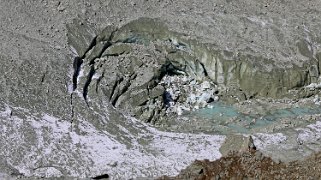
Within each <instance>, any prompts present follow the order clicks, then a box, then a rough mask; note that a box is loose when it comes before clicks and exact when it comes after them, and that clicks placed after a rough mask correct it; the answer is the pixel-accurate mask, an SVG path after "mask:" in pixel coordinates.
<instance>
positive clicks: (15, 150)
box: [0, 107, 224, 179]
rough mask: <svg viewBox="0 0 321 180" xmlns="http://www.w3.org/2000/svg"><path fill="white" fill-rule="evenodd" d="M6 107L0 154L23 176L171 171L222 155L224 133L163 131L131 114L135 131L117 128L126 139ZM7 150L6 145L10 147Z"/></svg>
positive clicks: (0, 126) (126, 175) (83, 123)
mask: <svg viewBox="0 0 321 180" xmlns="http://www.w3.org/2000/svg"><path fill="white" fill-rule="evenodd" d="M9 112H10V110H9V107H8V108H7V110H6V111H5V112H2V113H1V114H0V121H1V123H0V131H1V132H2V133H1V141H2V142H1V144H2V146H1V147H0V156H4V157H8V158H7V163H8V164H9V165H11V166H12V167H14V168H15V169H17V170H18V171H19V172H20V173H22V174H24V175H26V176H41V177H52V176H58V177H59V176H77V177H92V176H95V175H100V174H109V175H110V176H111V177H113V178H115V179H118V178H131V177H140V176H141V177H152V176H153V177H155V176H160V175H164V174H167V175H175V174H177V173H178V172H179V171H180V170H181V169H182V168H185V167H186V166H187V165H189V164H190V163H191V162H192V161H194V160H195V159H210V160H214V159H217V158H219V157H220V156H221V154H220V152H219V150H218V149H219V148H220V145H221V144H222V142H223V141H224V136H219V135H203V134H180V133H168V132H161V131H158V130H156V129H154V128H152V127H148V126H146V125H144V124H142V123H140V122H138V121H137V120H135V119H132V118H131V119H130V118H128V121H129V122H130V123H132V125H134V126H136V125H135V124H137V125H138V126H137V127H140V129H141V130H139V129H138V128H137V129H136V130H137V131H138V133H137V132H135V134H136V133H137V134H138V136H137V135H136V136H135V135H132V134H131V132H130V131H128V130H127V128H126V127H120V128H121V130H122V131H124V132H125V133H124V134H126V138H128V139H130V142H131V143H130V144H124V143H121V142H119V141H118V140H117V139H115V138H114V137H115V134H110V133H108V132H105V131H100V130H98V129H96V127H95V126H94V125H93V124H90V123H88V122H87V121H85V120H79V123H78V130H77V131H71V129H72V128H71V123H70V122H68V121H64V120H61V119H58V118H56V117H53V116H51V115H49V114H41V115H40V114H31V113H26V114H27V115H26V116H25V117H24V118H20V117H17V116H11V117H9V116H10V113H9ZM9 149H10V150H9Z"/></svg>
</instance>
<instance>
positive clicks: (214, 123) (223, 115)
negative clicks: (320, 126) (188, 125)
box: [185, 102, 321, 134]
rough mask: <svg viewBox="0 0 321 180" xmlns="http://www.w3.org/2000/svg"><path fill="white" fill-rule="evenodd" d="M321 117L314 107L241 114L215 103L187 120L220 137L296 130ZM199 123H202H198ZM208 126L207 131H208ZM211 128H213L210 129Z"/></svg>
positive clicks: (229, 106) (229, 107)
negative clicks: (223, 135) (270, 129)
mask: <svg viewBox="0 0 321 180" xmlns="http://www.w3.org/2000/svg"><path fill="white" fill-rule="evenodd" d="M318 114H319V115H320V114H321V108H320V107H319V106H317V105H315V106H305V107H291V108H279V109H275V108H274V109H272V110H265V111H261V112H256V111H255V110H252V111H250V110H249V111H245V112H244V111H243V112H241V111H240V110H238V109H237V108H236V107H234V106H232V105H226V104H223V103H219V102H217V103H213V104H211V107H207V108H203V109H199V110H196V111H193V112H190V113H187V114H186V115H185V116H186V117H188V118H189V119H190V120H191V121H194V123H195V124H198V125H197V126H202V127H203V129H204V128H205V129H207V130H208V129H210V132H213V133H214V132H215V133H219V134H230V133H242V134H243V133H244V134H247V133H251V132H253V131H256V132H259V131H260V130H261V129H263V128H266V127H276V129H277V128H280V127H288V126H292V127H295V126H296V125H303V124H307V123H308V121H309V120H310V119H309V118H311V117H312V116H314V115H318ZM196 121H198V122H199V123H196ZM205 126H206V127H205ZM209 127H210V128H209Z"/></svg>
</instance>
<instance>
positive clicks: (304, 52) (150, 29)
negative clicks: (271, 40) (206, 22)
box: [68, 18, 321, 122]
mask: <svg viewBox="0 0 321 180" xmlns="http://www.w3.org/2000/svg"><path fill="white" fill-rule="evenodd" d="M68 27H69V28H68V30H69V31H68V38H69V44H70V46H71V47H72V49H73V50H75V51H76V52H75V53H74V54H77V55H76V56H77V57H75V60H76V61H75V63H74V74H73V77H72V81H73V87H74V88H73V90H74V93H77V94H78V95H79V96H82V97H83V99H84V100H85V101H86V103H87V105H88V106H90V104H91V103H92V102H93V101H92V100H94V99H107V100H108V101H109V102H110V103H111V104H112V105H113V106H115V107H117V108H120V109H123V110H125V111H126V112H127V113H129V114H131V115H133V116H136V117H138V118H140V119H142V120H144V121H146V122H157V121H158V120H160V119H161V118H162V117H163V115H164V114H165V113H166V109H167V108H168V106H167V105H166V104H167V103H166V94H168V90H167V89H166V88H168V87H169V86H167V87H166V86H165V85H164V83H161V81H162V80H163V78H164V77H165V76H166V77H168V76H179V77H185V76H186V77H188V78H190V81H189V82H188V83H192V81H193V83H194V84H195V81H196V84H199V85H201V84H202V82H205V81H206V82H210V84H211V86H210V87H209V88H211V89H212V90H213V91H211V92H212V94H210V95H209V96H208V99H206V100H205V101H207V100H210V98H212V99H213V98H215V95H219V96H221V98H222V99H223V100H224V99H225V100H228V101H230V100H232V101H242V100H245V99H250V98H255V97H271V98H282V97H289V98H300V97H307V96H311V95H313V94H315V93H317V90H311V89H306V88H304V87H305V86H307V85H308V84H311V83H318V81H319V75H320V71H319V69H320V63H319V62H320V61H321V55H320V53H319V54H318V53H315V52H314V50H313V48H311V47H310V46H311V45H309V43H308V42H307V41H305V40H298V41H297V43H296V48H297V49H296V51H297V53H298V54H300V56H299V57H302V59H304V61H302V63H298V62H296V63H294V62H293V63H291V62H287V63H284V62H283V63H282V62H278V61H277V60H275V59H267V58H264V57H263V56H262V57H258V56H254V55H251V54H245V53H235V52H230V51H227V50H222V49H219V48H217V47H216V46H215V45H213V44H205V43H202V42H199V41H197V39H191V38H189V37H188V36H185V35H184V34H179V33H176V32H173V31H170V30H169V29H168V28H167V27H166V26H165V25H164V23H162V22H161V21H159V20H157V19H150V18H140V19H137V20H134V21H132V22H130V23H128V24H126V25H124V26H122V27H120V28H116V27H112V26H108V27H106V28H105V29H104V30H103V31H102V32H101V33H100V34H98V35H95V36H94V35H93V32H94V30H92V29H90V26H88V25H85V24H83V23H79V22H78V21H74V23H73V24H70V25H68ZM75 27H76V28H75ZM90 37H91V38H92V39H91V40H90ZM80 44H81V45H80ZM188 83H187V85H190V84H188ZM183 85H184V84H182V86H181V87H179V88H180V89H181V90H178V91H179V92H180V93H179V95H180V96H182V97H184V96H185V97H187V96H188V94H190V93H194V92H191V91H186V88H185V92H184V87H185V86H183ZM185 85H186V84H185ZM208 92H209V91H208ZM208 92H206V93H208ZM214 92H215V93H214ZM184 93H185V94H184ZM169 95H170V96H173V93H172V94H169ZM167 99H168V98H167ZM177 99H178V98H177ZM182 103H183V104H184V103H185V104H186V103H187V102H182ZM195 103H196V102H195Z"/></svg>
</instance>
